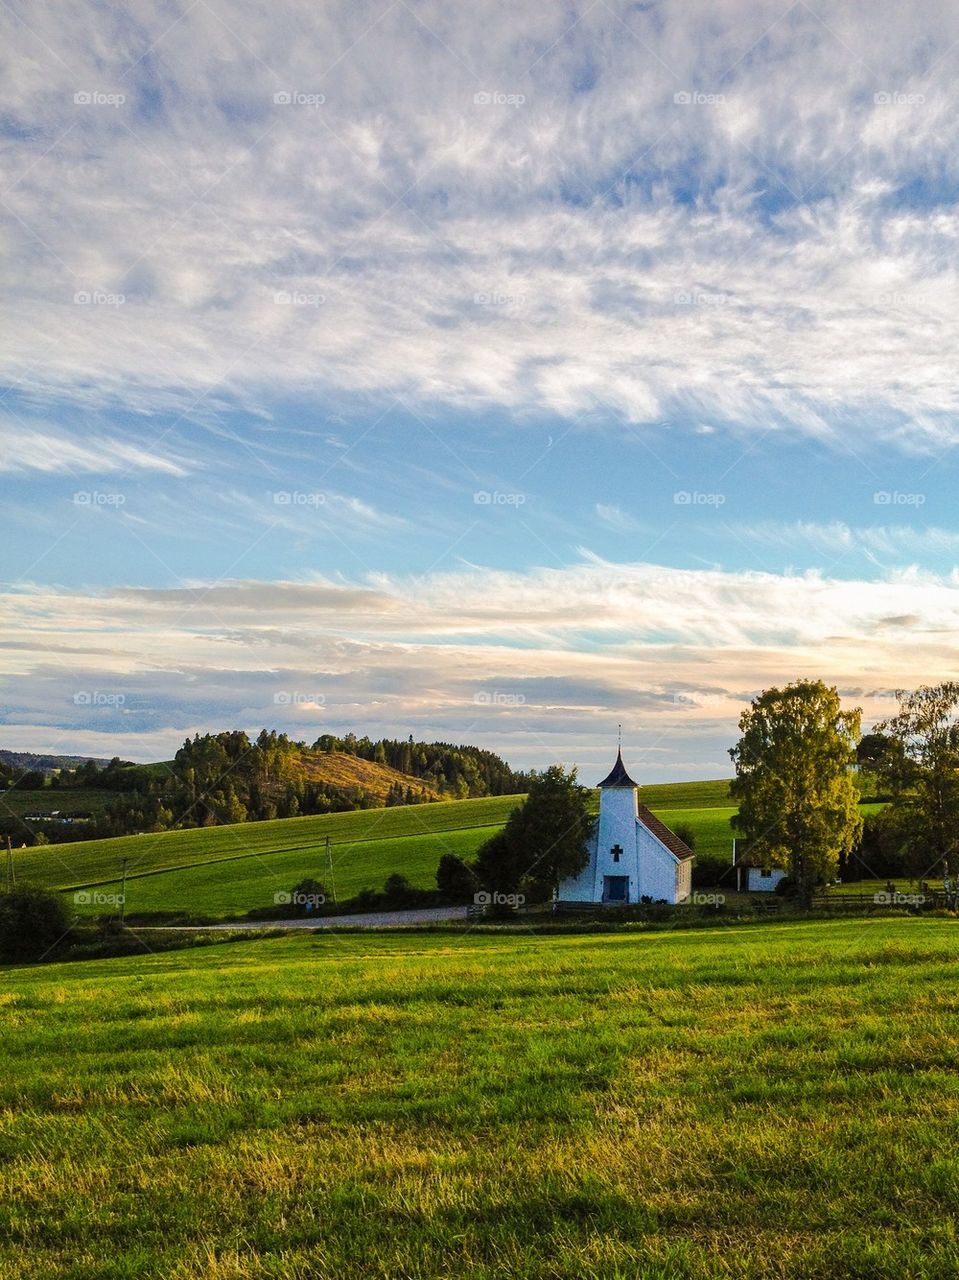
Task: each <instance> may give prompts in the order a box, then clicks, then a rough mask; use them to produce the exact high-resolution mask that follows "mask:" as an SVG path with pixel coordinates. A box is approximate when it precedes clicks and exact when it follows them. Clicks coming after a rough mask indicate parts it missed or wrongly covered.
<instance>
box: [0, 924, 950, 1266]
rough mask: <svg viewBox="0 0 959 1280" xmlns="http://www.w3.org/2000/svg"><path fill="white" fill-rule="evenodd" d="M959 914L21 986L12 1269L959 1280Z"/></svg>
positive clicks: (78, 974) (511, 944) (273, 954)
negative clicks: (955, 917)
mask: <svg viewBox="0 0 959 1280" xmlns="http://www.w3.org/2000/svg"><path fill="white" fill-rule="evenodd" d="M957 942H959V933H957V930H956V924H955V922H953V921H952V920H947V919H935V920H918V919H882V920H864V921H849V920H844V921H829V922H819V923H810V922H806V923H789V924H786V923H777V924H776V925H764V926H759V927H756V926H753V927H741V928H738V929H713V930H709V931H699V932H695V933H694V932H688V933H677V932H673V933H660V934H656V933H647V934H632V935H631V934H629V933H628V932H623V933H617V934H610V935H603V936H540V937H533V936H529V935H525V936H524V935H519V936H516V935H506V934H502V933H492V932H491V933H480V932H472V933H470V932H467V933H462V934H458V935H457V934H454V933H425V934H416V933H409V932H407V933H398V934H392V935H382V934H380V935H358V934H352V935H347V936H330V935H326V936H320V935H306V936H295V937H284V938H281V939H263V940H255V939H247V940H244V942H242V943H239V944H234V943H229V944H224V945H221V946H215V947H209V948H204V949H196V950H192V951H183V952H176V953H166V954H163V955H156V956H150V955H144V956H141V957H137V958H133V959H130V958H124V959H114V960H104V961H90V962H85V963H73V964H57V965H48V966H40V967H36V968H33V969H29V968H27V969H19V970H16V969H15V970H6V971H4V972H3V974H2V979H0V991H2V996H0V1099H2V1105H0V1275H3V1276H4V1277H8V1276H9V1277H14V1276H15V1277H17V1278H18V1280H53V1278H54V1277H56V1280H132V1278H134V1277H142V1278H143V1280H197V1278H201V1280H261V1278H262V1280H266V1278H267V1277H269V1278H270V1280H307V1278H308V1277H309V1278H314V1277H318V1278H319V1280H327V1278H330V1280H334V1278H335V1280H386V1278H387V1277H389V1278H390V1280H426V1278H427V1277H471V1278H472V1277H476V1278H477V1280H493V1278H494V1277H496V1278H497V1280H506V1278H507V1277H508V1278H509V1280H514V1278H520V1280H522V1278H524V1277H525V1278H529V1280H532V1278H533V1277H536V1278H539V1277H543V1278H547V1277H548V1278H549V1280H600V1278H602V1280H617V1278H619V1280H627V1278H630V1280H631V1278H632V1277H640V1278H641V1280H706V1278H714V1277H722V1278H729V1280H732V1278H736V1280H741V1278H745V1280H760V1278H763V1280H766V1278H768V1277H775V1278H777V1280H833V1278H835V1280H850V1278H853V1280H886V1278H888V1280H905V1278H907V1277H908V1278H909V1280H934V1278H935V1280H939V1278H940V1277H941V1278H944V1277H954V1276H955V1275H956V1274H959V1243H957V1233H956V1225H955V1222H956V1214H957V1211H959V1089H957V1072H956V1052H955V1046H956V1043H957V1041H959V994H957V991H956V984H955V968H956V951H957Z"/></svg>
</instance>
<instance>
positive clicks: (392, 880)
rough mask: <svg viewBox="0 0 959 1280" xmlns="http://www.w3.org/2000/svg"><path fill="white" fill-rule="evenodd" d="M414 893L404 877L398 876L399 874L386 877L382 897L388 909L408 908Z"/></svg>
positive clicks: (395, 873)
mask: <svg viewBox="0 0 959 1280" xmlns="http://www.w3.org/2000/svg"><path fill="white" fill-rule="evenodd" d="M415 892H416V891H415V890H414V888H413V886H412V885H411V884H410V882H409V880H407V878H406V876H402V875H400V874H399V872H394V873H393V874H392V875H390V876H387V877H386V881H385V883H384V885H383V897H384V899H385V901H386V903H387V905H388V906H390V907H406V906H409V904H410V902H411V900H412V898H413V897H414V895H415Z"/></svg>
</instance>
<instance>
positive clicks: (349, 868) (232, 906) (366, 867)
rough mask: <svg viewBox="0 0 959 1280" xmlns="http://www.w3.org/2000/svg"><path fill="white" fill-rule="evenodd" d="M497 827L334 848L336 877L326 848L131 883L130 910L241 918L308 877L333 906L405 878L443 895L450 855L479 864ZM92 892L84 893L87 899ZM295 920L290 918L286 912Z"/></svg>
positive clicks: (81, 907) (112, 886)
mask: <svg viewBox="0 0 959 1280" xmlns="http://www.w3.org/2000/svg"><path fill="white" fill-rule="evenodd" d="M491 830H496V828H495V827H494V828H489V827H471V828H467V829H466V830H463V831H441V832H435V833H432V834H430V835H413V836H396V837H394V838H392V839H390V838H384V839H380V840H367V841H363V840H361V841H356V842H354V843H343V844H335V845H333V848H332V854H333V875H332V877H331V876H330V874H329V867H328V864H327V861H326V854H325V851H324V849H323V847H322V845H320V846H315V847H314V848H312V849H310V850H307V851H304V850H303V849H291V850H286V851H279V852H275V853H262V854H259V855H258V856H256V857H245V858H240V859H237V860H234V861H230V862H227V863H223V862H208V863H200V864H199V865H197V866H193V867H184V868H181V869H180V870H178V871H172V872H164V873H160V874H157V875H147V876H141V877H136V878H131V879H129V880H128V881H127V892H126V910H127V914H128V915H130V914H132V915H141V914H143V913H150V912H166V911H174V912H180V913H186V914H189V915H193V916H201V917H207V916H223V915H240V914H242V913H245V912H247V911H249V910H251V909H252V908H254V907H267V906H271V905H273V901H274V895H275V894H277V893H279V892H285V893H289V891H290V890H291V889H292V888H293V887H294V885H296V884H297V883H298V882H299V881H300V880H302V879H304V877H306V876H311V877H312V878H314V879H316V880H319V881H320V882H321V883H322V884H323V886H324V888H325V889H326V893H327V896H328V898H329V899H330V901H332V899H333V891H334V890H335V892H336V897H337V898H338V899H339V900H340V901H343V900H344V899H347V898H352V897H355V895H356V894H357V893H359V892H360V890H361V889H381V888H382V887H383V882H384V881H385V880H386V878H387V876H389V875H391V874H392V873H393V872H395V871H400V872H402V874H403V875H405V876H406V877H407V878H408V879H409V881H410V883H411V884H412V885H413V886H414V887H416V888H418V889H419V888H422V889H435V888H436V867H437V864H438V862H439V860H440V857H441V856H442V854H444V853H453V854H456V855H457V856H458V857H460V858H463V859H468V858H472V857H473V856H474V855H475V854H476V851H477V849H478V848H479V847H480V845H481V844H482V843H483V842H484V841H485V840H488V839H489V836H490V833H491ZM119 891H120V881H119V880H115V881H113V882H111V883H109V884H104V885H100V886H99V893H100V894H101V895H106V896H107V897H109V896H110V895H112V894H116V893H118V892H119ZM85 892H87V893H88V892H89V891H83V890H81V891H79V894H80V896H81V897H82V896H83V894H84V893H85ZM69 896H70V901H71V907H75V909H76V910H77V911H78V913H79V914H80V915H84V916H88V915H89V916H99V915H103V914H104V913H105V912H106V913H107V914H110V912H109V910H108V909H107V908H106V907H105V906H104V905H102V898H101V902H100V904H99V905H98V903H97V901H96V900H95V898H94V900H93V901H91V902H88V903H83V902H80V903H77V902H76V898H77V893H76V892H74V893H73V894H70V895H69ZM287 914H289V912H287Z"/></svg>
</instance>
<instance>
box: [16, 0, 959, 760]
mask: <svg viewBox="0 0 959 1280" xmlns="http://www.w3.org/2000/svg"><path fill="white" fill-rule="evenodd" d="M0 29H2V37H0V71H2V74H0V235H2V264H3V265H2V288H3V291H4V294H5V296H4V299H3V306H2V310H0V325H2V338H0V492H2V510H3V533H2V537H0V611H2V612H0V616H2V626H0V745H2V746H4V747H7V748H8V749H13V750H43V751H56V752H69V753H80V754H93V755H106V756H112V755H115V754H116V755H120V756H122V757H124V758H126V759H133V760H149V759H159V758H169V757H170V756H171V755H172V754H173V752H174V751H175V749H176V748H177V746H178V745H180V743H181V742H182V741H183V739H184V738H185V737H186V736H187V735H188V734H193V733H196V732H206V731H208V730H216V729H222V728H230V727H243V728H247V729H248V730H252V731H256V730H258V729H259V728H260V727H262V726H264V725H266V726H269V727H275V728H277V729H280V730H284V731H286V732H288V733H290V734H291V735H292V736H294V737H297V738H304V739H306V740H308V741H312V740H313V739H314V738H315V737H317V736H318V735H319V734H321V733H325V732H334V733H343V732H346V731H348V730H353V731H354V732H356V733H357V734H361V735H362V734H364V733H368V734H369V735H370V736H372V737H379V736H389V737H394V736H396V737H405V736H406V735H407V734H409V733H412V734H413V735H414V737H416V738H418V739H419V738H425V739H428V740H434V739H440V740H444V741H454V742H471V743H475V744H477V745H481V746H484V747H488V748H490V749H492V750H496V751H499V752H500V753H502V754H503V755H504V756H505V757H506V758H507V759H508V760H509V761H510V762H511V763H513V764H515V765H517V766H522V767H538V768H542V767H545V766H546V765H548V764H550V763H553V762H556V761H559V762H562V763H564V764H566V765H570V764H576V765H578V766H579V769H580V774H581V777H582V780H583V781H586V782H590V783H593V782H595V781H596V780H597V779H598V778H599V777H601V776H602V774H603V773H605V772H606V770H607V769H608V767H609V764H610V763H611V758H612V756H614V755H615V744H616V736H617V726H618V725H619V724H620V723H621V724H622V726H623V742H624V753H625V755H626V758H627V762H628V763H629V765H630V768H631V771H632V772H633V774H634V776H637V777H638V779H639V780H640V781H643V780H648V781H651V782H657V781H666V780H670V779H680V778H697V777H720V776H725V775H728V774H730V772H731V765H730V761H729V756H728V748H729V747H730V746H731V745H732V744H733V742H734V741H735V739H736V736H737V721H738V717H739V714H740V712H741V710H742V708H743V707H744V706H745V705H746V704H747V703H748V701H749V699H750V698H752V697H754V696H755V695H756V694H757V693H758V692H759V691H760V690H761V689H763V688H764V687H767V686H769V685H771V684H783V683H786V682H787V681H790V680H794V679H798V678H800V677H811V678H822V679H824V680H826V681H827V682H828V683H829V684H831V685H833V684H834V685H836V686H837V687H838V688H839V689H840V692H841V693H842V695H843V699H844V702H845V704H846V705H847V706H849V707H853V706H859V707H861V708H862V709H863V717H864V722H865V723H866V725H867V726H868V725H870V724H872V723H874V722H875V721H876V720H878V719H881V718H882V717H883V716H884V715H887V714H889V713H890V711H891V710H892V709H893V708H894V707H895V697H894V693H895V690H896V689H897V688H902V687H914V686H915V685H917V684H919V683H924V682H931V681H937V680H940V679H945V678H957V676H959V671H957V662H956V656H955V655H956V639H957V630H959V571H957V559H959V514H957V510H956V503H955V500H954V494H955V491H956V479H957V468H959V458H957V454H956V449H955V445H956V442H957V436H959V426H957V410H959V379H957V377H956V369H955V356H954V353H955V352H956V350H957V346H959V291H957V263H959V252H957V251H959V212H957V198H959V111H957V110H956V91H955V88H954V86H955V83H956V82H957V79H959V10H957V9H956V8H955V6H950V5H948V4H945V3H922V2H920V3H918V4H914V5H911V6H905V5H902V4H892V3H887V2H886V0H871V2H870V3H868V4H867V3H854V2H851V0H850V2H847V3H842V4H839V5H828V6H827V5H823V4H815V5H811V4H806V3H802V2H799V3H795V4H788V3H782V2H777V3H766V2H765V0H749V3H746V2H745V0H725V2H724V3H721V4H717V3H715V0H712V2H711V3H706V2H705V0H688V2H684V3H682V4H678V3H673V4H661V3H638V4H630V3H615V2H614V0H610V2H608V3H607V2H606V0H596V2H595V3H592V4H589V3H582V4H579V3H535V2H533V3H529V4H524V5H519V6H518V5H515V4H507V3H487V2H485V0H476V2H475V3H471V4H469V5H459V4H457V5H451V4H443V3H439V0H435V2H419V0H375V2H373V3H367V2H366V0H346V2H343V3H335V2H331V3H325V4H322V5H319V4H317V3H316V2H315V0H311V2H310V3H295V2H293V0H286V2H284V0H278V2H277V3H273V4H271V5H268V6H267V5H262V6H253V5H242V4H237V3H232V4H231V3H227V2H226V0H214V2H213V3H208V2H207V0H163V2H162V3H161V2H157V3H147V2H141V0H128V2H125V3H123V4H122V5H121V4H109V3H100V4H91V3H85V4H84V3H75V2H73V0H61V2H58V4H57V5H56V6H53V5H49V4H43V3H40V2H39V0H37V2H33V0H9V3H7V4H4V5H3V6H2V7H0Z"/></svg>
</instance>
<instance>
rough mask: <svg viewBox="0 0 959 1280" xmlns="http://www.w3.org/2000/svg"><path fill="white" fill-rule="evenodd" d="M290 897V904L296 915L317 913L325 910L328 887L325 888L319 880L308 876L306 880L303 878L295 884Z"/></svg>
mask: <svg viewBox="0 0 959 1280" xmlns="http://www.w3.org/2000/svg"><path fill="white" fill-rule="evenodd" d="M290 899H291V901H290V906H291V908H292V911H293V914H294V915H298V916H311V915H315V914H316V913H317V912H322V910H323V906H324V904H325V902H326V889H324V887H323V885H322V884H321V883H320V881H319V880H314V879H313V878H312V877H311V876H307V877H306V879H305V880H301V881H300V882H299V884H296V885H294V886H293V891H292V892H291V894H290Z"/></svg>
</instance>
